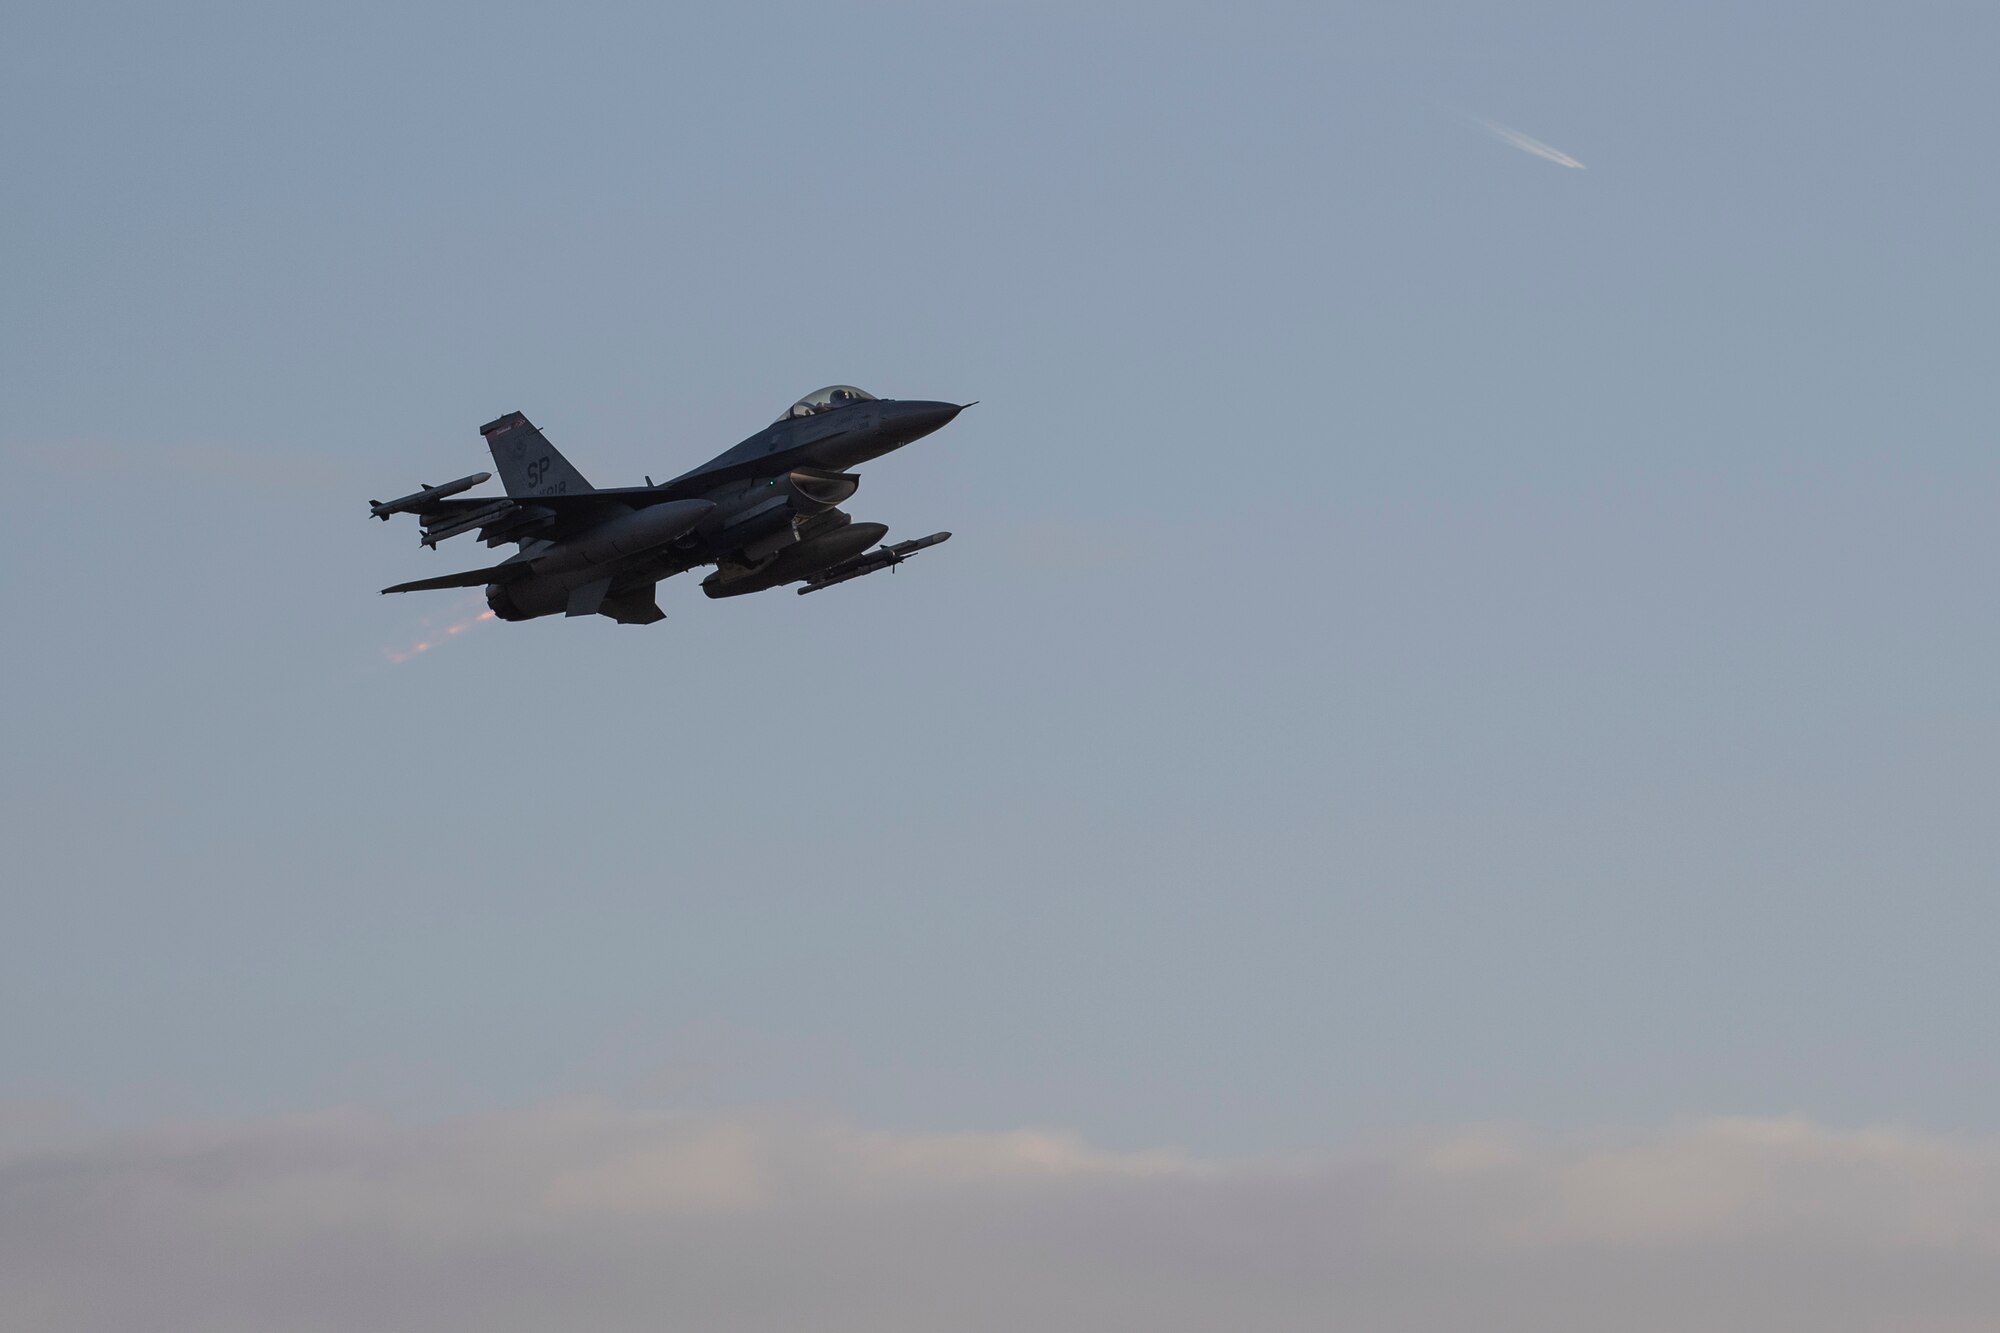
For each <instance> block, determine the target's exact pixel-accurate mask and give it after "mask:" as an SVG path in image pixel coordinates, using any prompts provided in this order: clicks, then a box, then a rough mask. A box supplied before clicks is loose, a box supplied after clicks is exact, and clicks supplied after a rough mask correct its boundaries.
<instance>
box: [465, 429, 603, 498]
mask: <svg viewBox="0 0 2000 1333" xmlns="http://www.w3.org/2000/svg"><path fill="white" fill-rule="evenodd" d="M479 433H480V434H481V435H484V436H485V437H486V447H487V448H488V449H490V450H492V451H493V467H494V470H495V471H497V472H498V473H499V474H500V483H501V485H503V486H505V487H506V488H507V494H509V495H512V496H523V495H578V494H581V493H583V492H585V491H589V490H592V489H593V487H592V486H591V484H590V483H589V482H587V481H585V480H584V479H583V474H582V473H581V472H578V471H577V470H576V465H575V464H574V463H572V462H570V461H569V460H568V459H567V458H564V457H563V456H562V454H561V452H560V451H558V450H557V448H556V447H555V446H554V445H553V444H550V443H549V437H548V436H546V435H544V434H542V433H541V432H540V431H539V430H536V429H535V425H534V423H533V422H531V421H529V420H528V419H527V418H526V417H524V416H522V415H521V414H520V413H519V412H509V413H508V414H507V415H506V416H504V417H501V418H500V419H499V420H498V421H489V422H487V423H486V424H485V425H483V426H481V427H480V428H479Z"/></svg>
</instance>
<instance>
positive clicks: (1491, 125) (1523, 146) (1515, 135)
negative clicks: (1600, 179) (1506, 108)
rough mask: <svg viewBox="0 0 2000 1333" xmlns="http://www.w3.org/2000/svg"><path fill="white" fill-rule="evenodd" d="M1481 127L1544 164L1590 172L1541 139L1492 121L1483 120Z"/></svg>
mask: <svg viewBox="0 0 2000 1333" xmlns="http://www.w3.org/2000/svg"><path fill="white" fill-rule="evenodd" d="M1479 125H1480V128H1482V129H1484V130H1485V131H1486V132H1487V133H1488V134H1490V135H1492V136H1493V137H1494V138H1496V139H1498V140H1499V141H1500V142H1501V143H1504V144H1510V145H1512V146H1513V147H1515V148H1518V149H1520V150H1521V151H1522V152H1524V153H1533V154H1534V155H1535V156H1536V157H1539V158H1541V159H1542V160H1543V161H1544V162H1553V163H1555V164H1556V165H1557V166H1559V167H1568V168H1570V169H1571V170H1573V171H1588V170H1590V168H1589V167H1586V166H1584V165H1583V163H1581V162H1579V161H1577V160H1576V159H1575V158H1573V157H1571V156H1570V155H1569V154H1568V153H1565V152H1563V151H1562V149H1560V148H1552V147H1550V146H1549V145H1548V144H1545V143H1543V142H1542V141H1541V140H1540V139H1534V138H1530V137H1529V136H1528V135H1525V134H1523V133H1521V132H1520V131H1519V130H1515V129H1509V128H1508V127H1507V126H1505V125H1501V124H1497V123H1495V122H1494V121H1490V120H1482V121H1480V122H1479Z"/></svg>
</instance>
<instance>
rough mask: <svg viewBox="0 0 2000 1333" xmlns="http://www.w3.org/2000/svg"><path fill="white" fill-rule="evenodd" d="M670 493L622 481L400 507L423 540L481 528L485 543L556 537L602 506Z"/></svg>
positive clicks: (641, 502) (639, 505) (431, 542)
mask: <svg viewBox="0 0 2000 1333" xmlns="http://www.w3.org/2000/svg"><path fill="white" fill-rule="evenodd" d="M674 498H676V497H674V496H673V495H671V494H669V493H668V492H666V491H665V490H664V489H662V488H659V487H652V486H622V487H619V488H617V489H615V490H607V491H584V492H582V493H580V494H574V493H573V494H569V495H535V496H527V497H523V498H521V499H513V498H510V497H507V496H501V495H494V496H486V497H484V498H480V499H449V500H447V499H437V500H431V501H429V502H428V503H425V504H423V505H422V506H421V507H414V506H413V507H412V508H411V509H409V510H406V511H402V512H411V513H415V514H416V516H417V522H418V523H419V524H421V525H422V527H423V538H422V540H423V544H424V545H425V546H436V545H437V544H438V543H439V542H442V541H445V540H448V539H449V538H452V537H456V536H458V535H459V534H460V533H462V532H470V531H472V530H473V529H474V528H477V529H479V539H480V540H481V541H483V542H484V543H486V545H488V546H499V545H501V544H502V543H504V542H513V541H521V540H522V539H524V538H527V537H543V538H548V539H550V540H555V541H560V540H561V539H562V538H563V537H565V536H567V535H568V534H569V533H570V532H572V531H574V530H575V529H577V528H579V527H582V526H586V525H587V524H586V520H587V519H588V518H589V517H590V516H591V515H594V514H596V513H598V512H599V511H601V510H604V509H607V508H612V507H614V506H615V507H617V508H620V509H645V508H648V507H650V506H652V505H656V504H664V503H666V502H668V501H670V500H672V499H674Z"/></svg>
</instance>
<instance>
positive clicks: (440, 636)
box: [382, 602, 493, 666]
mask: <svg viewBox="0 0 2000 1333" xmlns="http://www.w3.org/2000/svg"><path fill="white" fill-rule="evenodd" d="M445 619H446V617H444V616H426V617H424V620H423V637H422V638H420V639H418V640H417V641H416V642H415V643H413V644H411V645H410V646H409V647H407V648H384V649H383V650H382V655H383V656H385V657H387V658H388V659H389V661H390V662H391V663H392V664H394V665H396V666H401V665H402V664H403V663H405V662H407V661H409V660H410V659H411V658H413V657H421V656H422V655H423V654H425V653H427V652H429V651H430V650H431V649H433V648H435V647H437V646H438V645H439V644H441V643H443V642H445V640H447V639H452V638H456V637H457V636H459V635H461V634H463V633H465V632H466V631H467V630H469V629H471V628H472V627H473V626H474V625H477V624H478V623H479V622H480V621H482V620H491V619H493V612H492V611H491V610H489V609H487V608H485V607H484V606H481V607H480V609H479V611H478V612H477V614H475V613H474V612H473V610H472V604H468V603H466V602H460V603H459V604H458V606H457V608H456V609H455V611H454V612H453V613H452V616H451V618H450V619H449V621H448V622H447V623H445V624H438V623H437V622H438V621H441V620H445Z"/></svg>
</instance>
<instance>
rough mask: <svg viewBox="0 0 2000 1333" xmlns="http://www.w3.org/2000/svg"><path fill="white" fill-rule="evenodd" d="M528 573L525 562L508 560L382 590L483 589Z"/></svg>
mask: <svg viewBox="0 0 2000 1333" xmlns="http://www.w3.org/2000/svg"><path fill="white" fill-rule="evenodd" d="M527 572H528V564H527V562H526V561H525V560H508V561H504V562H502V563H501V564H497V565H488V566H487V567H486V568H485V569H467V570H463V571H461V572H459V573H457V574H440V575H438V576H437V577H436V578H434V579H416V580H414V581H412V582H409V583H398V584H397V585H396V586H395V587H393V588H384V589H382V591H383V592H385V593H390V592H435V591H437V590H438V589H440V588H483V587H485V586H486V585H487V584H489V583H505V582H506V581H507V580H509V579H512V578H519V577H520V576H521V575H523V574H525V573H527Z"/></svg>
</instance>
